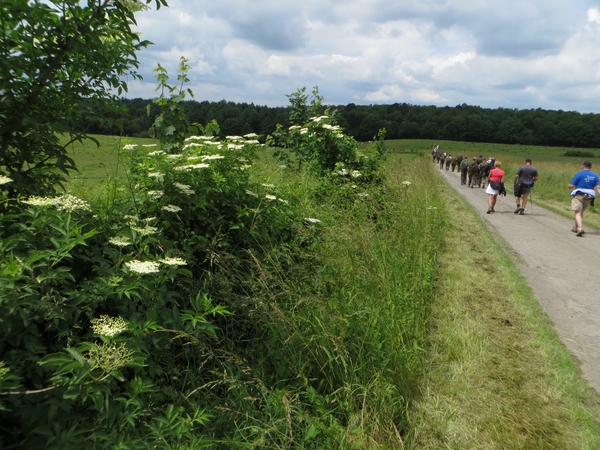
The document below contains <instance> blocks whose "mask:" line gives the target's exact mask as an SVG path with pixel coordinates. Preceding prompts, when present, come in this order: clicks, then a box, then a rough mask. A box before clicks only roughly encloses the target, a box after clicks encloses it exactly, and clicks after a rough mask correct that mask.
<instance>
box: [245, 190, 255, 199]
mask: <svg viewBox="0 0 600 450" xmlns="http://www.w3.org/2000/svg"><path fill="white" fill-rule="evenodd" d="M246 194H247V195H250V196H252V197H256V198H258V194H255V193H254V192H252V191H249V190H248V189H246Z"/></svg>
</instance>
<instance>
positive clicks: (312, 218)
mask: <svg viewBox="0 0 600 450" xmlns="http://www.w3.org/2000/svg"><path fill="white" fill-rule="evenodd" d="M304 220H306V221H307V222H310V223H321V221H320V220H319V219H315V218H314V217H305V218H304Z"/></svg>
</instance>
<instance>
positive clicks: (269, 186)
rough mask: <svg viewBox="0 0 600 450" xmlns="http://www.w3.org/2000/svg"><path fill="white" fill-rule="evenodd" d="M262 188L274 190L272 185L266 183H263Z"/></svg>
mask: <svg viewBox="0 0 600 450" xmlns="http://www.w3.org/2000/svg"><path fill="white" fill-rule="evenodd" d="M262 186H264V187H266V188H269V189H275V185H274V184H268V183H263V184H262Z"/></svg>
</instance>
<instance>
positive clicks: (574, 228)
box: [571, 225, 577, 233]
mask: <svg viewBox="0 0 600 450" xmlns="http://www.w3.org/2000/svg"><path fill="white" fill-rule="evenodd" d="M571 231H572V232H573V233H577V225H573V228H571Z"/></svg>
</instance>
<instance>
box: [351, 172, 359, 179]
mask: <svg viewBox="0 0 600 450" xmlns="http://www.w3.org/2000/svg"><path fill="white" fill-rule="evenodd" d="M351 175H352V178H358V177H360V176H361V173H360V172H359V171H358V170H353V171H352V173H351Z"/></svg>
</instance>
